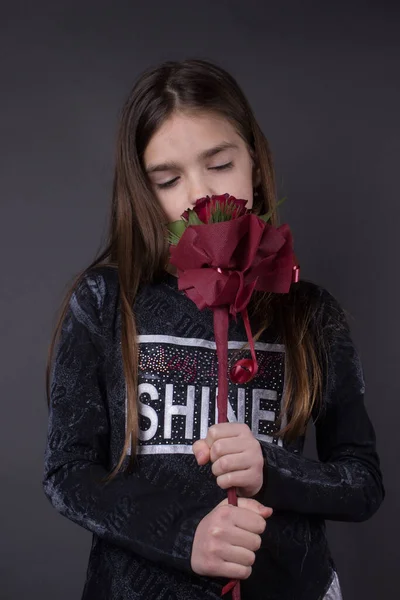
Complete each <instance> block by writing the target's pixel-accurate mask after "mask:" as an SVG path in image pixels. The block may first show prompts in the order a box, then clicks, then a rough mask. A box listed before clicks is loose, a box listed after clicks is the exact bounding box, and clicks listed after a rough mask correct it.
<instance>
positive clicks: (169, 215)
mask: <svg viewBox="0 0 400 600" xmlns="http://www.w3.org/2000/svg"><path fill="white" fill-rule="evenodd" d="M155 196H156V198H157V200H158V203H159V204H160V206H161V208H162V209H163V211H164V213H165V221H166V223H172V222H173V221H178V220H179V219H180V217H181V214H182V213H183V212H184V211H185V210H186V208H187V206H186V204H187V202H183V201H182V199H181V198H180V194H179V192H177V190H175V191H172V190H171V191H168V192H166V193H161V194H160V193H156V192H155ZM184 205H185V206H184Z"/></svg>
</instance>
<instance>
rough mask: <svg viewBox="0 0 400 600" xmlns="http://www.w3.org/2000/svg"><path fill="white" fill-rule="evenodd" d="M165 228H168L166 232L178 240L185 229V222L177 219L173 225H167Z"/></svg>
mask: <svg viewBox="0 0 400 600" xmlns="http://www.w3.org/2000/svg"><path fill="white" fill-rule="evenodd" d="M167 228H168V231H170V233H172V234H173V235H175V236H177V237H178V238H180V237H181V235H182V234H183V232H184V231H185V229H186V224H185V221H183V220H182V219H179V221H174V222H173V223H168V226H167Z"/></svg>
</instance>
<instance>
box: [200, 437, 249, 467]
mask: <svg viewBox="0 0 400 600" xmlns="http://www.w3.org/2000/svg"><path fill="white" fill-rule="evenodd" d="M256 443H258V442H256ZM249 445H251V440H249V439H247V438H245V437H240V436H238V437H228V438H219V439H218V440H216V441H215V442H214V443H213V445H212V446H211V448H210V457H211V460H212V462H215V461H216V460H217V459H218V458H221V456H225V454H237V453H239V452H244V451H245V450H246V449H247V448H248V447H249Z"/></svg>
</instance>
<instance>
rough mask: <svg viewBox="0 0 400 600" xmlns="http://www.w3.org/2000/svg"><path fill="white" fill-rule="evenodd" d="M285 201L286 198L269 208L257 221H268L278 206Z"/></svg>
mask: <svg viewBox="0 0 400 600" xmlns="http://www.w3.org/2000/svg"><path fill="white" fill-rule="evenodd" d="M285 200H286V196H285V197H284V198H281V199H280V200H279V201H278V202H277V203H276V206H274V207H273V208H271V210H270V211H269V212H267V213H266V214H265V215H260V216H259V219H262V220H263V221H265V222H266V223H267V222H268V221H269V220H270V218H271V217H272V215H273V214H274V212H275V210H276V209H277V208H278V206H280V205H281V204H283V203H284V202H285Z"/></svg>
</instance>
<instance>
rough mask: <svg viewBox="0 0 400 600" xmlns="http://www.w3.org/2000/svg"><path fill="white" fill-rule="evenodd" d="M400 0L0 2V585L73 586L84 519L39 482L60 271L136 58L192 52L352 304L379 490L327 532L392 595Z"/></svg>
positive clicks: (349, 560) (71, 267)
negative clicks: (364, 511)
mask: <svg viewBox="0 0 400 600" xmlns="http://www.w3.org/2000/svg"><path fill="white" fill-rule="evenodd" d="M398 6H399V5H398V3H396V2H394V1H392V2H390V1H383V2H378V1H375V2H372V1H370V2H368V1H364V2H354V1H353V2H352V1H351V0H350V1H348V2H314V3H310V2H296V1H293V2H285V1H275V2H265V1H261V0H258V1H257V0H245V1H242V0H225V1H224V0H222V1H218V0H203V1H202V2H188V1H187V0H185V1H181V2H178V1H169V2H165V1H163V0H158V1H153V2H151V1H150V2H135V1H133V0H132V1H127V0H124V1H111V0H110V1H109V2H106V1H105V0H96V1H94V0H86V1H82V0H81V1H78V0H69V1H68V0H61V1H58V2H54V1H50V0H48V1H45V0H36V1H35V2H28V1H26V2H19V1H15V0H14V1H12V0H9V2H6V1H3V2H2V3H1V13H0V15H1V16H0V33H1V35H0V44H1V47H0V56H1V59H0V60H1V73H0V84H1V95H0V123H1V135H0V143H1V161H0V173H1V196H0V198H1V200H0V201H1V217H0V244H1V256H2V269H1V275H2V279H1V294H0V314H1V322H0V336H1V403H2V413H1V433H0V456H1V471H0V481H1V493H0V504H1V510H0V519H1V523H0V531H1V534H0V545H1V560H0V571H1V573H0V575H1V576H0V581H1V584H0V598H1V600H17V599H18V600H20V599H25V598H33V599H40V600H47V599H49V600H50V599H54V598H56V599H57V600H73V599H78V598H79V597H80V592H81V589H82V585H83V580H84V575H85V569H86V561H87V557H88V552H89V546H90V534H89V533H87V532H86V531H84V530H83V529H80V528H79V527H78V526H76V525H74V524H72V523H70V522H68V521H67V520H66V519H64V518H62V517H60V516H59V515H57V513H56V512H55V510H54V509H52V508H51V506H50V504H49V503H48V501H47V500H46V499H45V497H44V495H43V493H42V489H41V477H42V461H43V450H44V445H45V434H46V416H47V411H46V405H45V397H44V366H45V356H46V348H47V341H48V338H49V335H50V331H51V326H52V324H53V323H54V315H55V309H56V306H57V305H58V303H59V301H60V300H61V297H62V293H63V290H64V289H65V288H64V286H65V284H66V282H67V281H68V280H69V279H70V278H71V277H72V275H73V274H74V273H75V272H76V271H77V270H78V269H80V268H81V267H83V266H84V265H85V264H86V263H87V262H88V261H89V260H90V259H91V258H92V256H93V254H94V253H95V251H96V250H97V248H98V245H99V242H100V239H101V237H102V236H103V234H104V230H105V224H106V217H107V211H108V204H109V199H110V191H111V179H112V169H113V152H114V139H115V132H116V126H117V118H118V111H119V109H120V107H121V105H122V103H123V101H124V99H125V96H126V94H127V93H128V91H129V89H130V87H131V84H132V83H133V80H134V78H135V77H136V76H137V74H138V73H139V72H140V71H141V70H142V69H144V68H145V67H147V66H148V65H150V64H155V63H158V62H159V61H161V60H164V59H167V58H168V59H171V58H179V59H180V58H184V57H188V56H198V57H204V58H210V59H213V60H215V61H218V62H219V63H220V64H221V65H223V66H225V67H226V68H227V69H228V70H230V71H231V72H232V74H233V75H234V76H235V77H237V79H238V80H239V82H240V84H241V85H242V86H243V88H244V90H245V92H246V93H247V95H248V96H249V99H250V101H251V103H252V104H253V106H254V109H255V112H256V115H257V117H258V119H259V120H260V123H261V125H262V127H263V130H264V132H265V134H266V135H267V137H268V138H269V140H270V143H271V146H272V150H273V152H274V156H275V161H276V168H277V173H278V179H279V182H280V183H279V188H280V193H281V195H283V194H284V195H287V196H288V200H287V202H286V203H285V205H284V206H283V207H282V212H281V215H282V219H283V220H287V221H288V222H289V223H290V225H291V226H292V229H293V232H294V235H295V243H296V251H297V254H298V255H299V257H300V258H301V264H302V268H303V275H304V276H305V277H307V278H310V279H313V280H315V281H317V282H319V283H320V284H322V285H325V286H326V287H327V288H328V289H329V290H330V291H331V292H332V293H334V294H335V295H336V296H337V298H338V299H339V300H340V301H341V302H342V304H343V306H344V307H345V308H347V309H348V310H349V311H350V312H351V313H352V315H353V317H354V318H353V321H352V327H353V335H354V338H355V341H356V342H357V344H358V346H359V349H360V352H361V356H362V359H363V364H364V369H365V375H366V381H367V390H368V393H367V397H366V402H367V406H368V409H369V412H370V415H371V417H372V419H373V421H374V424H375V427H376V430H377V434H378V448H379V451H380V455H381V458H382V465H383V471H384V476H385V484H386V489H387V499H386V501H385V503H384V505H383V507H382V509H381V510H380V512H379V513H378V514H377V515H376V517H374V518H373V519H372V520H371V521H369V522H367V523H363V524H344V523H335V524H330V525H329V533H330V539H331V544H332V549H333V551H334V555H335V557H336V560H337V564H338V568H339V572H340V576H341V579H342V583H343V588H344V594H345V600H381V599H386V598H395V597H397V592H398V590H396V588H397V586H398V577H399V559H400V556H399V549H398V548H399V526H398V521H399V520H398V514H397V510H396V509H397V508H398V506H399V466H398V463H399V437H400V433H399V420H400V406H399V399H400V395H399V383H398V379H396V378H397V376H398V371H399V365H400V353H399V346H398V340H399V335H400V322H399V311H398V305H399V258H400V256H399V251H398V245H399V239H400V235H399V231H398V229H397V225H398V223H397V219H398V218H399V216H400V209H399V193H398V188H399V169H400V166H399V163H400V160H399V159H400V141H399V140H400V137H399V133H400V132H399V107H400V82H399V75H400V60H399V59H400V34H399V31H400V18H399V14H400V13H399V8H398ZM311 451H312V450H310V452H311Z"/></svg>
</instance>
